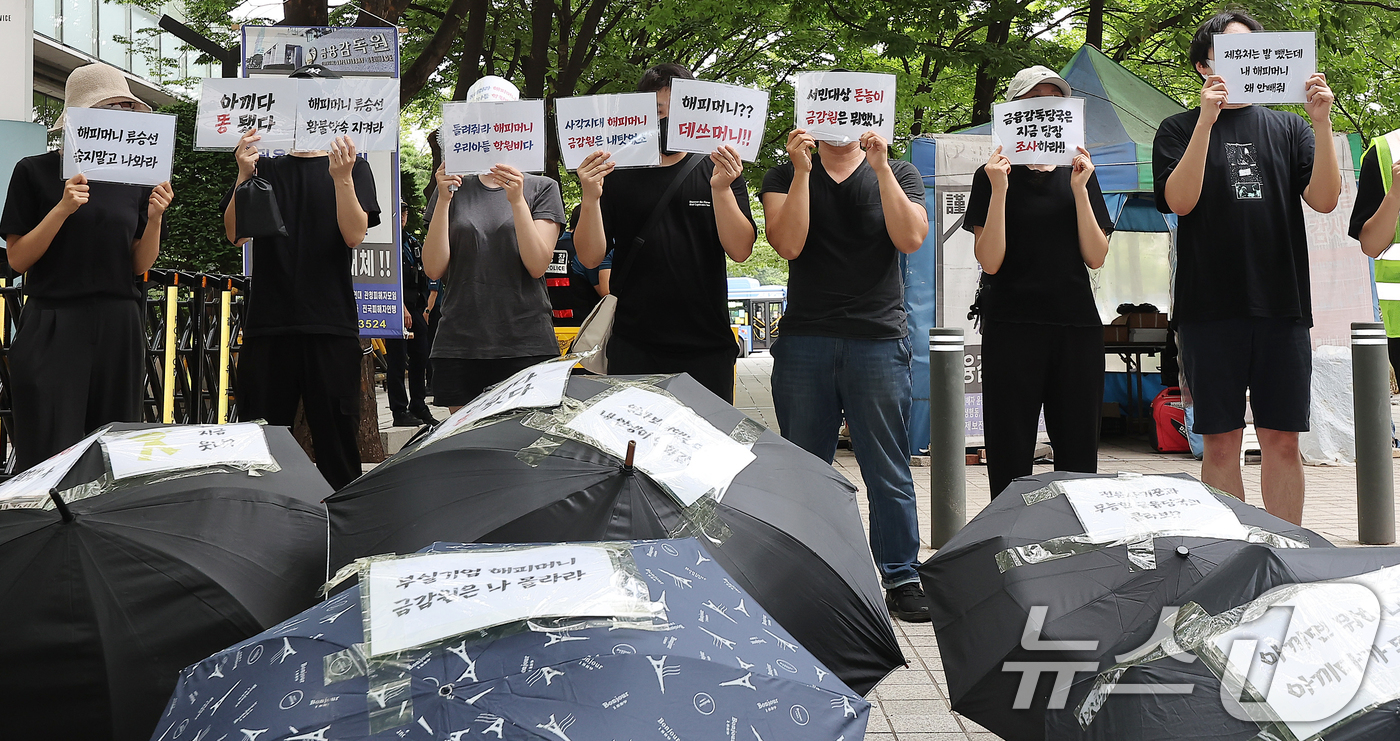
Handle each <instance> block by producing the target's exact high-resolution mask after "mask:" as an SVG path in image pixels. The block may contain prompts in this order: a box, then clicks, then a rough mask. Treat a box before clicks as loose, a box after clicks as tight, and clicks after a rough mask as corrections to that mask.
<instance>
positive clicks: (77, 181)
mask: <svg viewBox="0 0 1400 741" xmlns="http://www.w3.org/2000/svg"><path fill="white" fill-rule="evenodd" d="M87 181H88V179H87V176H86V175H84V174H82V173H81V172H80V173H78V174H77V175H74V176H73V177H71V178H68V180H67V182H65V183H64V184H63V200H61V201H59V202H58V205H57V206H55V207H54V208H55V209H62V213H63V216H64V218H67V217H69V216H72V215H73V212H74V211H77V210H78V208H79V207H81V206H82V205H83V204H84V203H87V202H88V184H87Z"/></svg>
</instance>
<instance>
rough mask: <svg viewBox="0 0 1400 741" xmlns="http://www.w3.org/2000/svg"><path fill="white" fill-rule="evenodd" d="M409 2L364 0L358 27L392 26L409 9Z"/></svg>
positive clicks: (357, 20)
mask: <svg viewBox="0 0 1400 741" xmlns="http://www.w3.org/2000/svg"><path fill="white" fill-rule="evenodd" d="M408 3H409V0H363V4H362V5H361V6H360V14H359V15H358V16H356V17H355V25H356V26H392V25H394V24H395V23H398V22H399V16H401V15H403V11H404V9H405V8H407V7H408Z"/></svg>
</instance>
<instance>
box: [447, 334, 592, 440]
mask: <svg viewBox="0 0 1400 741" xmlns="http://www.w3.org/2000/svg"><path fill="white" fill-rule="evenodd" d="M577 361H578V356H576V355H569V356H566V357H564V358H563V359H561V360H550V361H546V362H543V363H540V364H538V365H532V366H530V367H529V368H526V369H525V370H522V371H520V372H518V373H516V374H515V375H513V376H511V377H510V378H507V379H506V380H504V381H501V382H500V383H498V384H496V385H495V386H493V387H491V388H489V389H487V390H486V391H484V392H482V394H481V395H480V396H478V397H476V398H475V399H473V400H472V401H471V402H470V403H468V404H467V405H466V406H464V407H462V408H461V409H458V410H457V411H455V412H453V413H452V415H451V416H449V417H448V418H447V419H445V420H443V422H442V424H440V425H438V427H437V428H436V429H434V430H433V432H432V434H430V435H428V437H427V438H425V439H424V444H429V443H432V442H434V441H437V440H441V439H443V438H444V437H447V436H449V435H455V434H457V433H459V432H464V431H466V430H469V429H472V428H474V427H478V426H480V423H481V422H482V421H483V420H486V419H489V418H494V417H498V416H500V415H502V414H506V413H509V412H513V411H517V410H520V409H540V408H548V407H557V406H559V405H560V404H562V403H563V401H564V389H565V388H566V387H567V386H568V385H569V373H570V372H571V371H572V370H573V367H574V363H576V362H577Z"/></svg>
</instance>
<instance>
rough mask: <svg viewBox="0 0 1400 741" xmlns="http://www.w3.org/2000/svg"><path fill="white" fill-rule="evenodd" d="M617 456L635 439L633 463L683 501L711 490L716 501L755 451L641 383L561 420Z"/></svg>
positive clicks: (621, 455) (691, 501)
mask: <svg viewBox="0 0 1400 741" xmlns="http://www.w3.org/2000/svg"><path fill="white" fill-rule="evenodd" d="M565 427H567V428H568V429H570V430H573V431H574V432H577V433H580V434H582V435H585V436H587V437H588V438H590V439H592V440H594V441H596V442H597V443H598V445H600V446H601V447H602V449H603V450H604V451H605V452H607V453H611V454H613V455H615V456H617V457H619V458H624V457H626V455H627V443H628V442H629V441H636V443H637V451H636V457H635V458H634V460H633V463H634V465H636V467H637V468H638V469H639V470H641V471H642V472H643V473H645V474H646V475H648V476H650V477H651V479H652V480H653V481H655V482H657V483H658V484H661V485H662V486H663V487H665V488H666V489H668V490H669V491H670V493H671V494H672V495H673V496H674V497H675V498H676V499H677V500H678V501H679V502H680V503H681V504H682V505H684V506H686V507H689V506H690V505H692V504H694V503H695V501H696V500H698V499H699V498H700V497H703V496H705V495H707V494H708V495H710V497H711V498H713V499H714V500H715V501H719V500H720V499H722V498H723V497H724V491H725V490H726V489H728V488H729V484H730V483H731V482H733V481H734V477H735V476H736V475H738V473H739V472H740V471H742V470H744V467H745V466H747V465H749V463H751V462H753V460H754V458H755V456H754V454H753V453H752V452H750V451H749V449H748V448H746V447H744V446H743V445H740V444H739V443H738V442H736V441H735V440H733V439H732V438H730V437H729V436H728V435H726V434H724V433H722V432H720V431H719V430H717V429H715V427H714V425H712V424H710V423H709V422H708V421H706V420H705V418H704V417H701V416H700V415H698V414H696V413H695V412H693V411H691V410H690V408H689V407H686V406H684V405H682V404H680V403H679V402H676V401H673V400H671V399H670V398H668V397H665V396H662V395H661V394H658V393H655V392H652V391H647V390H646V389H642V388H635V387H633V388H627V389H623V390H622V391H620V392H618V393H616V394H613V395H611V396H608V397H606V398H604V399H601V400H599V401H598V402H597V403H595V404H593V405H592V406H591V407H589V408H588V409H585V410H584V411H583V412H581V413H580V414H579V415H578V416H577V417H574V419H573V420H572V421H571V422H569V423H568V424H567V425H565Z"/></svg>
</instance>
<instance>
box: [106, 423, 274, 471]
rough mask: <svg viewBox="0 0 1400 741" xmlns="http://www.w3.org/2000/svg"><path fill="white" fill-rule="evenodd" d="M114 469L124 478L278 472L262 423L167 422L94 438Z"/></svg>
mask: <svg viewBox="0 0 1400 741" xmlns="http://www.w3.org/2000/svg"><path fill="white" fill-rule="evenodd" d="M98 442H99V443H100V444H101V445H102V452H103V453H105V454H106V458H107V463H108V466H109V467H110V469H111V471H112V478H113V479H114V480H116V481H123V480H126V479H132V478H137V477H145V476H157V475H161V474H168V473H176V472H181V471H191V472H196V471H197V472H208V471H211V470H212V471H228V470H236V471H247V472H248V473H249V474H251V475H258V473H259V472H261V471H279V470H281V467H280V466H278V465H277V460H276V459H275V458H273V457H272V452H271V451H270V450H269V449H268V447H267V436H266V435H264V434H263V428H262V425H259V424H256V423H253V422H243V423H239V424H231V425H171V426H169V427H161V428H157V429H153V430H124V431H121V432H109V433H107V434H105V435H103V436H102V437H100V438H99V439H98Z"/></svg>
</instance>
